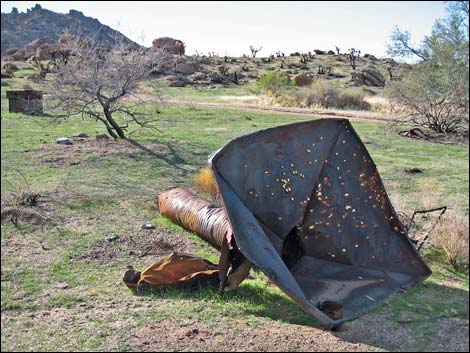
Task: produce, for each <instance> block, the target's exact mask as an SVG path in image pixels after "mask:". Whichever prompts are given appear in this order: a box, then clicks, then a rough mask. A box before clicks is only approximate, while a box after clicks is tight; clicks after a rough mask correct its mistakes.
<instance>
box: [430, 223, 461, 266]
mask: <svg viewBox="0 0 470 353" xmlns="http://www.w3.org/2000/svg"><path fill="white" fill-rule="evenodd" d="M468 231H469V228H468V217H464V216H460V215H455V214H454V215H448V216H446V217H443V218H442V221H441V222H440V223H439V224H438V225H437V226H436V228H435V229H434V232H433V243H434V244H435V245H436V246H439V247H441V248H443V249H444V250H445V252H446V254H447V257H448V259H449V262H450V264H451V265H452V267H454V268H459V267H460V266H468V250H469V249H468V237H469V235H468Z"/></svg>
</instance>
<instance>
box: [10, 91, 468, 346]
mask: <svg viewBox="0 0 470 353" xmlns="http://www.w3.org/2000/svg"><path fill="white" fill-rule="evenodd" d="M245 89H246V88H240V90H238V88H237V89H232V88H231V89H216V90H210V89H204V90H199V91H194V90H191V91H190V89H187V88H184V89H178V90H173V89H171V90H170V89H167V90H166V93H167V94H168V95H174V96H178V95H183V96H184V95H185V94H188V95H190V96H198V97H204V98H205V97H209V96H213V97H216V96H217V95H225V94H227V95H237V94H239V95H244V94H245V92H246V91H244V90H245ZM2 91H3V87H2ZM194 92H196V93H195V94H193V93H194ZM161 116H162V120H165V121H166V122H162V129H161V130H162V132H155V131H151V130H142V129H137V127H132V128H134V129H135V132H134V133H133V135H132V137H133V138H134V139H136V140H137V141H139V142H140V143H143V144H150V143H151V144H153V145H151V146H157V145H160V144H161V145H165V146H167V147H168V150H167V152H166V153H160V154H158V153H157V155H156V156H154V155H146V154H143V153H141V152H140V151H138V150H126V152H122V153H106V154H103V153H100V152H98V151H97V152H93V153H88V154H85V155H84V156H81V157H80V158H82V157H83V158H82V159H80V163H79V164H76V165H60V166H58V165H55V164H54V163H52V162H50V161H48V159H50V158H49V157H47V158H45V157H44V150H43V149H42V148H45V147H47V148H48V149H49V150H52V151H55V152H54V153H55V154H56V155H57V156H62V155H63V152H60V151H62V150H63V149H64V148H71V147H62V146H58V145H56V144H54V141H55V139H56V138H58V137H63V136H72V135H73V134H74V133H78V132H85V133H88V134H90V135H94V134H96V133H103V132H104V128H103V127H102V126H101V125H99V124H97V123H95V122H93V121H87V120H85V121H82V120H75V119H74V120H72V119H71V120H68V121H65V122H63V123H61V124H60V125H45V124H44V123H45V121H44V120H43V119H44V118H33V117H30V116H26V115H22V114H10V113H8V112H7V104H6V101H5V99H2V120H1V127H2V130H1V134H2V138H1V149H2V171H1V172H2V194H3V193H8V189H4V188H3V182H4V181H6V180H8V181H9V182H11V183H13V184H14V185H16V186H17V187H19V188H21V187H26V186H25V185H22V183H24V181H22V179H21V178H19V176H18V173H17V172H16V171H15V169H14V168H13V167H15V168H19V169H20V170H21V171H22V173H23V174H24V176H25V177H26V179H27V180H28V184H29V188H31V190H33V191H38V192H39V193H40V194H41V198H40V200H41V202H42V206H41V207H42V209H43V212H45V219H46V221H45V223H44V224H41V225H34V224H29V223H22V224H20V225H19V226H14V225H13V224H11V223H8V222H3V223H2V229H1V230H2V235H1V241H2V260H1V264H2V287H1V291H2V299H1V305H2V346H3V347H4V348H3V347H2V349H5V350H14V349H16V350H19V349H26V350H32V349H38V350H41V349H47V347H49V348H50V347H55V348H57V349H60V350H72V349H80V350H87V349H88V350H104V349H113V350H118V349H129V347H128V346H127V344H126V341H125V337H128V336H126V335H127V333H128V331H129V330H133V329H135V328H138V327H142V326H143V325H147V324H151V323H154V322H158V321H162V320H173V321H175V322H176V323H178V325H185V323H186V322H187V320H188V317H192V318H193V319H197V320H201V321H202V322H205V323H208V324H213V325H215V326H217V325H218V322H222V321H224V320H228V321H230V322H233V323H237V322H241V323H246V324H248V325H252V326H259V325H265V324H266V323H269V322H270V321H277V322H281V323H282V324H286V325H287V324H297V325H306V326H313V327H318V323H317V322H316V321H315V320H314V319H312V317H311V316H309V315H307V314H306V313H304V312H303V311H302V310H301V309H300V307H298V306H297V305H296V304H295V303H293V302H292V300H291V299H289V298H288V297H287V296H286V295H285V294H284V293H282V292H281V291H280V290H279V289H278V288H277V287H276V286H273V285H272V284H270V283H269V282H268V281H267V278H266V277H265V276H264V275H263V274H262V273H260V272H259V271H252V275H253V278H252V279H249V280H247V281H245V282H244V283H243V284H242V286H241V287H240V288H239V289H238V290H236V291H234V292H230V293H226V294H225V295H224V296H221V295H220V294H219V293H218V291H217V290H216V289H215V288H203V289H201V290H199V291H196V292H195V291H189V290H184V289H162V290H154V291H149V292H145V293H139V294H138V295H134V294H133V293H132V292H131V291H130V290H128V289H126V287H125V286H124V285H123V284H122V281H121V278H122V275H123V273H124V270H125V268H126V266H127V265H130V264H132V265H133V266H135V268H137V269H142V268H144V267H145V266H147V265H149V264H150V263H151V261H152V260H153V259H154V258H155V257H156V254H152V253H150V254H149V255H145V256H141V255H142V254H145V252H146V251H148V249H146V248H145V247H146V246H149V245H151V244H153V243H152V241H154V238H151V236H150V235H149V233H147V232H146V231H144V230H142V229H141V228H140V225H141V224H143V223H149V222H151V223H153V224H154V225H155V226H156V228H157V229H156V232H157V233H158V232H159V233H158V234H160V235H161V236H162V237H163V238H164V239H167V240H168V241H169V242H170V244H173V243H171V242H172V241H173V239H179V238H178V236H182V237H183V239H187V242H188V244H191V245H190V248H189V249H187V250H188V251H189V252H192V253H194V254H197V255H200V256H203V257H206V258H208V259H209V260H211V261H214V262H216V261H217V252H216V251H215V250H214V249H212V248H211V247H209V246H208V245H207V244H205V243H204V242H202V241H201V240H200V239H199V238H198V237H197V236H196V235H194V234H190V233H188V232H186V231H184V230H183V229H182V228H181V227H179V226H177V225H174V224H173V223H171V222H170V221H169V220H167V219H165V218H162V217H159V216H158V215H157V212H156V207H155V200H156V194H157V192H158V191H160V190H163V189H166V188H169V187H172V186H182V187H186V188H189V189H190V190H193V191H194V187H193V185H192V177H193V174H194V173H196V172H197V170H198V169H199V168H201V167H203V166H205V164H206V160H207V156H208V155H209V154H210V153H212V152H213V151H214V150H216V149H218V148H219V147H221V146H222V145H224V144H225V143H227V142H228V141H229V140H230V139H233V138H236V137H238V136H241V135H243V134H246V133H250V132H254V131H258V130H261V129H265V128H269V127H273V126H278V125H282V124H288V123H292V122H294V121H300V120H307V119H309V117H298V116H289V115H278V114H264V113H251V112H250V113H248V112H244V111H239V110H221V109H206V108H196V109H192V108H190V107H181V106H164V107H163V108H162V113H161ZM353 125H354V128H355V129H356V130H357V132H358V134H359V135H360V136H361V138H362V139H363V140H364V141H366V142H367V145H366V146H367V148H368V150H369V151H370V153H371V155H372V157H373V159H374V162H375V163H376V165H377V167H378V169H379V172H380V174H381V176H382V179H383V180H384V183H385V185H386V187H387V191H388V192H389V194H390V195H391V197H392V200H399V201H400V206H401V207H402V208H404V209H408V210H409V209H411V208H413V207H422V206H423V205H424V204H425V203H429V202H431V203H433V204H435V205H436V206H440V205H441V204H447V205H449V206H451V208H452V210H451V211H452V212H459V213H462V214H468V191H469V190H468V184H469V183H468V182H469V171H468V161H469V152H468V148H466V147H465V146H449V145H442V144H434V143H430V142H427V141H417V140H414V139H406V138H403V137H400V136H398V135H397V131H398V130H399V129H400V127H390V126H386V125H383V124H379V123H375V122H353ZM214 128H217V129H216V130H214ZM122 143H123V144H125V142H122ZM69 151H72V149H70V150H69ZM78 155H79V153H78V152H77V151H75V152H73V153H70V154H69V155H65V157H64V158H73V157H77V156H78ZM77 158H78V157H77ZM405 167H416V168H420V169H422V170H423V171H424V173H423V174H417V175H408V174H406V173H404V171H403V168H405ZM424 196H425V197H424ZM109 234H116V235H118V236H119V240H117V241H115V242H108V241H106V240H105V237H106V236H107V235H109ZM40 242H44V243H45V244H47V248H48V249H49V250H43V249H42V248H41V245H40V244H41V243H40ZM426 256H427V259H428V262H429V263H430V265H431V267H432V268H433V271H434V274H433V275H432V276H431V277H430V278H429V279H428V280H426V281H425V283H424V284H421V285H418V286H416V287H414V288H412V289H411V290H409V291H407V292H405V293H402V294H399V295H397V296H395V297H393V298H392V299H390V300H389V301H388V302H387V303H386V304H385V305H380V306H378V307H377V308H376V309H374V310H373V311H372V312H373V313H381V312H383V311H384V310H391V313H392V314H391V316H390V318H389V320H392V321H393V322H395V323H397V322H398V321H400V320H402V319H403V316H404V315H405V316H406V319H407V320H411V321H412V323H410V325H411V326H410V327H412V328H413V330H412V332H413V337H415V339H416V342H417V343H416V344H417V347H421V348H422V347H424V348H425V347H426V340H427V339H428V338H429V337H430V335H432V330H433V328H434V326H433V325H432V324H430V323H429V322H428V321H429V320H431V319H435V318H438V317H453V316H456V315H460V316H464V317H467V318H468V270H463V271H455V270H453V269H452V268H450V266H447V265H444V263H445V260H444V259H443V254H442V253H437V254H436V253H432V254H427V255H426ZM449 278H452V281H451V283H450V284H449V283H448V282H449ZM57 282H66V283H68V288H67V289H58V288H55V287H54V284H55V283H57ZM51 310H59V311H60V310H61V311H62V312H63V314H60V315H63V316H60V315H59V314H58V311H53V312H52V314H51V315H57V316H53V317H54V320H55V319H57V320H58V321H57V322H55V321H54V320H52V322H50V320H49V321H47V320H38V319H37V318H34V317H32V316H31V315H33V316H34V315H42V313H43V312H51ZM87 311H92V312H93V313H94V314H93V315H91V316H88V317H86V316H85V315H87ZM64 317H65V318H67V320H69V322H68V323H67V325H66V327H67V330H68V334H69V335H70V337H69V339H68V340H66V339H64V336H63V334H61V332H62V331H61V324H60V322H61V321H60V320H62V319H63V318H64ZM126 320H129V322H130V323H128V324H123V326H119V327H118V328H116V327H115V326H114V325H113V323H114V322H127V321H126ZM79 322H82V323H81V324H79ZM84 322H85V323H86V324H85V323H84ZM235 326H236V325H235ZM25 327H27V328H28V332H27V333H24V332H23V333H21V332H22V331H21V329H22V328H25ZM4 332H7V334H6V333H4ZM20 335H21V336H20ZM110 338H114V339H111V340H110ZM407 344H408V346H407V347H415V346H413V344H414V343H413V344H412V343H410V342H408V343H407ZM294 348H295V347H293V349H294Z"/></svg>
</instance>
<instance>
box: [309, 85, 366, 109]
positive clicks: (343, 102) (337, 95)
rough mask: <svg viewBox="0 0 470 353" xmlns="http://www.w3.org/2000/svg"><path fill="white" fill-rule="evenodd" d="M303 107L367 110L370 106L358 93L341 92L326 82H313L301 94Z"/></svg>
mask: <svg viewBox="0 0 470 353" xmlns="http://www.w3.org/2000/svg"><path fill="white" fill-rule="evenodd" d="M302 100H303V101H304V104H305V106H307V107H311V106H320V107H323V108H339V109H355V110H369V109H370V104H369V103H367V102H366V101H365V99H364V95H363V94H361V93H358V92H349V91H341V90H340V89H338V88H335V87H333V86H331V85H330V84H329V83H328V82H327V81H326V80H322V79H320V80H315V81H314V82H313V83H312V85H311V86H310V89H308V90H306V91H304V92H303V94H302Z"/></svg>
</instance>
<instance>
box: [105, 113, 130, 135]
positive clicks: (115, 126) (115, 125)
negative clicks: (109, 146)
mask: <svg viewBox="0 0 470 353" xmlns="http://www.w3.org/2000/svg"><path fill="white" fill-rule="evenodd" d="M103 111H104V115H105V116H106V120H107V121H108V122H109V124H110V125H111V126H112V128H113V129H114V131H116V133H117V135H118V136H119V138H120V139H123V140H125V139H126V135H124V131H123V130H122V129H121V127H120V126H119V124H118V123H117V122H116V121H115V120H114V119H113V116H112V114H111V111H110V110H109V107H108V106H106V105H105V106H103ZM107 128H108V133H109V134H110V135H111V137H112V138H113V139H115V140H117V139H118V136H116V134H114V133H113V132H112V130H111V129H110V127H109V126H108V127H107Z"/></svg>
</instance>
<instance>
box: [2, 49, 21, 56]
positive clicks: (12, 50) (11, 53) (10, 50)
mask: <svg viewBox="0 0 470 353" xmlns="http://www.w3.org/2000/svg"><path fill="white" fill-rule="evenodd" d="M18 50H20V48H9V49H7V50H6V51H5V55H7V56H12V55H14V54H15V53H16V52H17V51H18Z"/></svg>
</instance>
